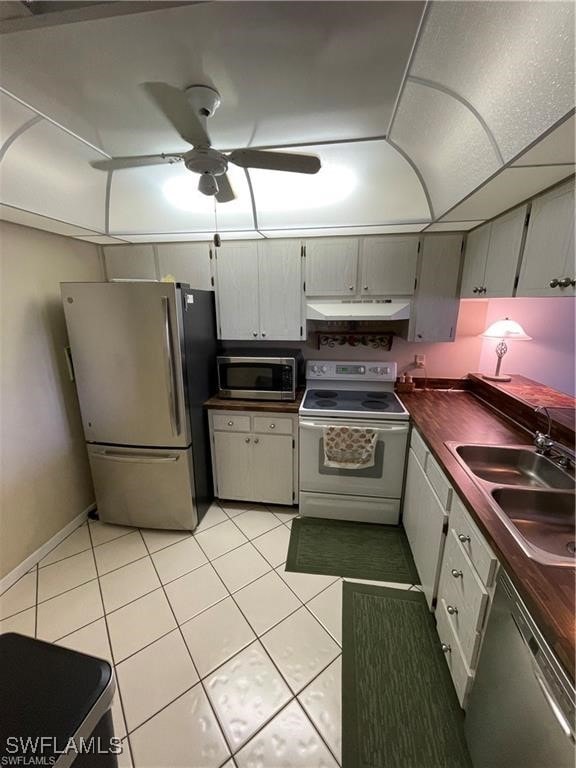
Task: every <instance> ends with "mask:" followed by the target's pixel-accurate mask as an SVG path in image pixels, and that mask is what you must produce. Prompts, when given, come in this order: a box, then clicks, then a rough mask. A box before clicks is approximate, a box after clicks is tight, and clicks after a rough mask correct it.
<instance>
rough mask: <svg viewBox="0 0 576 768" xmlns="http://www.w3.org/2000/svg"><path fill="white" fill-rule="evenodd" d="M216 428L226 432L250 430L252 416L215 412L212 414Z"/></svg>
mask: <svg viewBox="0 0 576 768" xmlns="http://www.w3.org/2000/svg"><path fill="white" fill-rule="evenodd" d="M212 424H213V425H214V429H219V430H223V431H226V432H250V416H236V415H231V414H227V415H224V414H222V413H215V414H214V415H213V416H212Z"/></svg>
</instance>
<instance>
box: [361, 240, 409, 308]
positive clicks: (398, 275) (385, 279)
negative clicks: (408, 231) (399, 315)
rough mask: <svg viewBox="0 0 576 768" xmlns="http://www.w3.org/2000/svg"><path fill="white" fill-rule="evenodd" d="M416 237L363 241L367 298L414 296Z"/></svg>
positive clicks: (363, 280)
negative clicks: (375, 296)
mask: <svg viewBox="0 0 576 768" xmlns="http://www.w3.org/2000/svg"><path fill="white" fill-rule="evenodd" d="M418 242H419V238H418V236H417V235H410V236H408V237H365V238H364V239H363V241H362V257H361V264H362V285H361V293H363V294H364V295H366V296H374V295H378V296H411V295H412V294H413V293H414V279H415V277H416V263H417V261H418Z"/></svg>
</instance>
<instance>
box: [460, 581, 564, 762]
mask: <svg viewBox="0 0 576 768" xmlns="http://www.w3.org/2000/svg"><path fill="white" fill-rule="evenodd" d="M574 701H575V699H574V686H573V684H572V683H571V681H570V679H569V678H568V676H567V675H566V673H565V672H564V670H563V668H562V666H561V665H560V663H559V662H558V660H557V658H556V657H555V655H554V654H553V653H552V651H551V649H550V646H549V645H548V644H547V642H546V641H545V640H544V638H543V636H542V634H541V632H540V631H539V630H538V627H537V626H536V624H535V623H534V620H533V619H532V617H531V616H530V613H529V612H528V610H527V608H526V606H525V605H524V603H523V602H522V600H521V598H520V596H519V595H518V593H517V591H516V589H515V588H514V586H513V585H512V582H511V581H510V579H509V577H508V576H507V575H506V573H504V571H503V570H501V572H500V576H499V578H498V583H497V586H496V593H495V596H494V602H493V604H492V610H491V613H490V617H489V619H488V627H487V629H486V636H485V638H484V645H483V647H482V651H481V655H480V661H479V664H478V670H477V673H476V680H475V682H474V686H473V688H472V692H471V695H470V701H469V703H468V707H467V711H466V719H465V730H466V738H467V741H468V747H469V749H470V754H471V756H472V762H473V764H474V768H565V767H566V768H574V761H575V748H574Z"/></svg>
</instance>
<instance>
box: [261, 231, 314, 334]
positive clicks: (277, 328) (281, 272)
mask: <svg viewBox="0 0 576 768" xmlns="http://www.w3.org/2000/svg"><path fill="white" fill-rule="evenodd" d="M301 250H302V249H301V245H300V241H299V240H272V241H268V242H261V243H258V251H259V275H260V336H261V338H263V339H270V340H274V341H286V340H295V341H298V340H300V339H301V338H302V336H303V330H304V328H303V326H304V322H303V319H302V301H303V293H304V290H303V289H304V283H303V278H302V253H301Z"/></svg>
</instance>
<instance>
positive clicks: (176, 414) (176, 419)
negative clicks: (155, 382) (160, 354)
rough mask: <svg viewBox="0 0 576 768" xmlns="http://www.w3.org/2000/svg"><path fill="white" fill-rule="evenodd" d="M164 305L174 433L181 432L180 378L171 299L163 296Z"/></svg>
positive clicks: (165, 351) (167, 370) (167, 366)
mask: <svg viewBox="0 0 576 768" xmlns="http://www.w3.org/2000/svg"><path fill="white" fill-rule="evenodd" d="M162 306H163V307H164V359H165V362H166V373H167V377H166V378H167V381H168V396H169V398H170V425H171V427H172V434H173V435H179V434H180V408H179V405H178V378H177V373H176V368H175V366H174V349H173V343H172V324H171V322H170V299H169V298H168V296H162Z"/></svg>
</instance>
